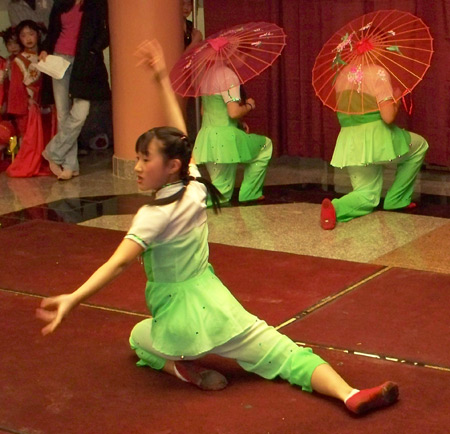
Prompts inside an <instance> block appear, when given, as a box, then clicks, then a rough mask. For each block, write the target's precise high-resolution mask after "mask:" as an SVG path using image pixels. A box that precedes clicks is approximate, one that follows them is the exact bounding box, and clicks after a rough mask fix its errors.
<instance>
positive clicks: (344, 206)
mask: <svg viewBox="0 0 450 434" xmlns="http://www.w3.org/2000/svg"><path fill="white" fill-rule="evenodd" d="M410 134H411V144H410V150H409V152H407V153H406V154H404V155H402V156H401V157H399V158H397V159H395V160H393V161H392V162H389V163H395V164H397V170H396V173H395V179H394V182H393V183H392V185H391V187H390V188H389V190H388V192H387V194H386V197H385V199H384V204H383V208H384V209H388V210H389V209H399V208H404V207H406V206H408V205H409V204H410V203H411V198H412V194H413V190H414V183H415V180H416V177H417V174H418V173H419V171H420V168H421V166H422V163H423V160H424V159H425V154H426V152H427V149H428V143H427V142H426V140H425V139H424V138H423V137H421V136H419V135H418V134H414V133H410ZM384 164H386V162H380V163H379V164H369V165H368V166H348V167H347V171H348V173H349V175H350V180H351V183H352V187H353V191H352V192H351V193H349V194H346V195H345V196H343V197H341V198H339V199H333V200H332V204H333V206H334V208H335V210H336V219H337V221H338V222H346V221H349V220H351V219H353V218H355V217H360V216H363V215H366V214H369V213H370V212H371V211H372V210H373V209H374V208H375V207H376V206H378V204H379V203H380V196H381V191H382V188H383V170H384Z"/></svg>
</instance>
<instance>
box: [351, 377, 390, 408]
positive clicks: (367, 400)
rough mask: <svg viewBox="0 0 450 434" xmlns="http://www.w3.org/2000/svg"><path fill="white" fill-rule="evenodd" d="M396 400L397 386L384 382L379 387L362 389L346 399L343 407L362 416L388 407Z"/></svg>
mask: <svg viewBox="0 0 450 434" xmlns="http://www.w3.org/2000/svg"><path fill="white" fill-rule="evenodd" d="M397 400H398V385H397V384H395V383H393V382H392V381H386V383H383V384H382V385H381V386H378V387H374V388H372V389H363V390H361V391H359V392H358V393H355V394H354V395H353V396H352V397H350V398H349V399H347V401H346V402H345V405H346V406H347V408H348V409H349V410H350V411H351V412H353V413H356V414H364V413H367V412H369V411H371V410H376V409H377V408H382V407H388V406H389V405H391V404H393V403H394V402H396V401H397Z"/></svg>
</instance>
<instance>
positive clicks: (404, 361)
mask: <svg viewBox="0 0 450 434" xmlns="http://www.w3.org/2000/svg"><path fill="white" fill-rule="evenodd" d="M392 268H393V267H384V268H382V269H381V270H379V271H377V272H375V273H373V274H372V275H370V276H368V277H366V278H364V279H362V280H360V281H359V282H357V283H355V284H353V285H351V286H349V287H348V288H346V289H344V290H342V291H340V292H338V293H336V294H334V295H331V296H329V297H326V298H324V299H322V300H320V301H319V302H318V303H316V304H314V305H312V306H311V307H309V308H307V309H305V310H303V311H302V312H300V313H299V314H297V315H295V316H294V317H293V318H291V319H290V320H288V321H286V322H284V323H282V324H280V325H279V326H277V327H275V329H276V330H280V329H281V328H283V327H285V326H287V325H290V324H292V323H294V322H296V321H298V320H301V319H302V318H305V317H306V316H307V315H309V314H311V313H312V312H315V311H316V310H318V309H320V308H321V307H323V306H325V305H328V304H329V303H331V302H332V301H335V300H337V299H338V298H340V297H342V296H344V295H346V294H348V293H349V292H351V291H354V290H356V289H357V288H358V287H359V286H361V285H362V284H364V283H366V282H368V281H370V280H372V279H374V278H376V277H378V276H380V275H381V274H384V273H385V272H387V271H388V270H390V269H392ZM0 292H6V293H10V294H17V295H23V296H28V297H32V298H41V299H43V298H46V297H47V296H44V295H40V294H33V293H29V292H25V291H16V290H11V289H4V288H0ZM80 306H83V307H89V308H91V309H96V310H103V311H107V312H114V313H119V314H125V315H131V316H137V317H141V318H151V315H148V314H143V313H139V312H133V311H129V310H125V309H117V308H110V307H107V306H101V305H96V304H91V303H80ZM296 344H297V345H300V346H303V347H313V348H320V349H325V350H330V351H338V352H343V353H346V354H353V355H356V356H363V357H367V358H372V359H379V360H384V361H388V362H395V363H401V364H407V365H411V366H418V367H423V368H428V369H435V370H439V371H445V372H450V367H447V366H440V365H434V364H430V363H424V362H418V361H413V360H407V359H403V358H399V357H395V356H387V355H380V354H374V353H369V352H360V351H356V350H352V349H344V348H339V347H333V346H330V345H324V344H316V343H306V342H299V341H296ZM14 434H15V433H14Z"/></svg>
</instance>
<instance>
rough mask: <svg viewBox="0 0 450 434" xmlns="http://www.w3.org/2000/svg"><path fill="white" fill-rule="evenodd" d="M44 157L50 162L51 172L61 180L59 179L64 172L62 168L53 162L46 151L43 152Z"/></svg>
mask: <svg viewBox="0 0 450 434" xmlns="http://www.w3.org/2000/svg"><path fill="white" fill-rule="evenodd" d="M42 157H43V158H44V159H45V160H47V161H48V166H49V167H50V170H51V171H52V173H53V175H55V176H56V177H57V178H58V179H59V177H60V176H61V174H62V172H63V170H62V168H61V166H60V165H59V164H57V163H55V162H54V161H53V160H51V159H50V157H49V156H48V155H47V153H46V152H45V151H43V152H42Z"/></svg>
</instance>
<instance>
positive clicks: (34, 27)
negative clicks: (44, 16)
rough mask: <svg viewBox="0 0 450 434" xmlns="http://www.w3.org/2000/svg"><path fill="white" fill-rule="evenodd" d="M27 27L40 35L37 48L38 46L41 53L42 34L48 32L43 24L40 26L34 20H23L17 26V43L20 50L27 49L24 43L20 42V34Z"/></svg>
mask: <svg viewBox="0 0 450 434" xmlns="http://www.w3.org/2000/svg"><path fill="white" fill-rule="evenodd" d="M25 27H29V28H30V29H32V30H34V31H35V32H36V33H37V35H38V39H37V46H38V51H39V50H40V46H41V36H42V33H45V32H46V30H45V27H43V26H42V25H41V24H38V23H37V22H36V21H33V20H23V21H21V22H20V23H19V24H17V26H16V28H15V32H16V37H17V42H18V44H19V45H20V48H21V49H22V50H23V49H24V48H25V47H24V46H23V44H22V42H21V40H20V32H21V31H22V30H23V29H24V28H25Z"/></svg>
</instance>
